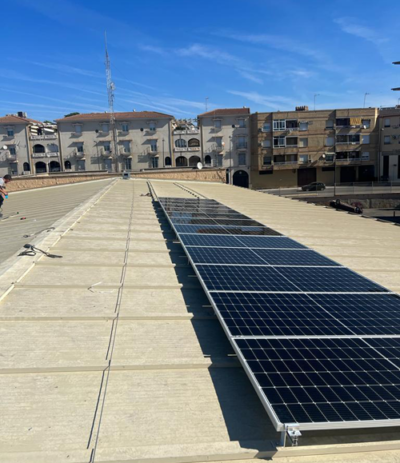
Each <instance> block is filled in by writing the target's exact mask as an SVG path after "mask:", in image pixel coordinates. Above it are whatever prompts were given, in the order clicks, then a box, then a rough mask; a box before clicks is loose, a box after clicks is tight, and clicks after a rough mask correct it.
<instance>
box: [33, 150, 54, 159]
mask: <svg viewBox="0 0 400 463" xmlns="http://www.w3.org/2000/svg"><path fill="white" fill-rule="evenodd" d="M59 156H60V153H59V152H58V151H51V152H47V153H33V154H32V158H34V159H37V158H58V157H59Z"/></svg>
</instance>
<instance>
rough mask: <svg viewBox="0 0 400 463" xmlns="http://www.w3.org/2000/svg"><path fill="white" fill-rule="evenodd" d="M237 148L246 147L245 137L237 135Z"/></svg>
mask: <svg viewBox="0 0 400 463" xmlns="http://www.w3.org/2000/svg"><path fill="white" fill-rule="evenodd" d="M237 148H239V149H243V148H247V142H246V137H238V142H237Z"/></svg>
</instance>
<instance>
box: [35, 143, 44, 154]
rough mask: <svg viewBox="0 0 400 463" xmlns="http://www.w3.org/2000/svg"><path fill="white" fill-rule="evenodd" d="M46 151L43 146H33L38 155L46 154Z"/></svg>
mask: <svg viewBox="0 0 400 463" xmlns="http://www.w3.org/2000/svg"><path fill="white" fill-rule="evenodd" d="M45 151H46V150H45V149H44V146H43V145H33V152H34V153H35V154H36V153H44V152H45Z"/></svg>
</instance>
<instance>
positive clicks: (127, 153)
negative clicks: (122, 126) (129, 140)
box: [119, 148, 132, 157]
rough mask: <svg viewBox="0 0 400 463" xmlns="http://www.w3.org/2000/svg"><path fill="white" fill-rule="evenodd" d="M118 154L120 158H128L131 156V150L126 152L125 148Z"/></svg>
mask: <svg viewBox="0 0 400 463" xmlns="http://www.w3.org/2000/svg"><path fill="white" fill-rule="evenodd" d="M119 154H120V155H121V156H128V157H129V156H132V153H131V150H130V149H129V150H127V149H125V148H120V150H119Z"/></svg>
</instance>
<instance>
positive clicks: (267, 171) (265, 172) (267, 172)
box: [258, 169, 274, 175]
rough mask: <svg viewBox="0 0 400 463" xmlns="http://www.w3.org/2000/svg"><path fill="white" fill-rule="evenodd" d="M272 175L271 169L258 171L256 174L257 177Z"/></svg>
mask: <svg viewBox="0 0 400 463" xmlns="http://www.w3.org/2000/svg"><path fill="white" fill-rule="evenodd" d="M273 173H274V171H273V170H272V169H270V170H260V171H259V172H258V175H272V174H273Z"/></svg>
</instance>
